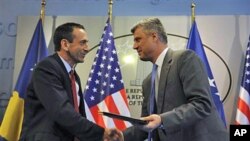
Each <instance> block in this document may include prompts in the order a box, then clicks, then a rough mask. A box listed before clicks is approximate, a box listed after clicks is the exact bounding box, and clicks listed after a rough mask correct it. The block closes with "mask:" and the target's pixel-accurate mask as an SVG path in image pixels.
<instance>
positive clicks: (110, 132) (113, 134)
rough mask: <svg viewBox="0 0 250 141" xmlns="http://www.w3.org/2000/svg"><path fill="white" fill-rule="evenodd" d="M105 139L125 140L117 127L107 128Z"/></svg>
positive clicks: (106, 140)
mask: <svg viewBox="0 0 250 141" xmlns="http://www.w3.org/2000/svg"><path fill="white" fill-rule="evenodd" d="M103 141H124V138H123V134H122V132H121V131H120V130H118V129H116V128H110V129H109V128H106V129H105V131H104V135H103Z"/></svg>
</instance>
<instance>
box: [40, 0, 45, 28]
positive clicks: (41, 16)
mask: <svg viewBox="0 0 250 141" xmlns="http://www.w3.org/2000/svg"><path fill="white" fill-rule="evenodd" d="M41 5H42V8H41V13H40V18H41V19H42V22H43V23H44V16H45V5H46V0H42V2H41Z"/></svg>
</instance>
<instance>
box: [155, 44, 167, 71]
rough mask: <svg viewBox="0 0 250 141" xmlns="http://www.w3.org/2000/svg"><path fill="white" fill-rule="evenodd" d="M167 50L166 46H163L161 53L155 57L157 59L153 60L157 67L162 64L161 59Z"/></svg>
mask: <svg viewBox="0 0 250 141" xmlns="http://www.w3.org/2000/svg"><path fill="white" fill-rule="evenodd" d="M167 51H168V47H167V48H165V49H164V50H163V51H162V52H161V54H160V55H159V57H158V58H157V60H156V62H155V64H156V65H157V66H158V67H160V68H161V66H162V64H163V60H164V58H165V55H166V53H167Z"/></svg>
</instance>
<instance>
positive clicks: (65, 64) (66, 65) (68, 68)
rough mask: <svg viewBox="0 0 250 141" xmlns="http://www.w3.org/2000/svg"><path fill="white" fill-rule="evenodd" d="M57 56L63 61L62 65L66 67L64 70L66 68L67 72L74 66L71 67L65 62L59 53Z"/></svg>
mask: <svg viewBox="0 0 250 141" xmlns="http://www.w3.org/2000/svg"><path fill="white" fill-rule="evenodd" d="M58 56H59V57H60V59H61V60H62V62H63V64H64V66H65V68H66V70H67V72H68V73H69V72H70V71H71V70H72V69H74V68H71V67H70V65H69V63H68V62H66V61H65V60H64V59H63V58H62V57H61V56H60V55H59V54H58Z"/></svg>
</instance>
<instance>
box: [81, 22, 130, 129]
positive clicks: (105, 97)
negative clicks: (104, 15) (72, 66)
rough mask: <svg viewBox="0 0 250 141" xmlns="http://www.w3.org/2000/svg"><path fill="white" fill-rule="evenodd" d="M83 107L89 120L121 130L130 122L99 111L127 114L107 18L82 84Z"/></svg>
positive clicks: (127, 109)
mask: <svg viewBox="0 0 250 141" xmlns="http://www.w3.org/2000/svg"><path fill="white" fill-rule="evenodd" d="M84 96H85V98H84V99H85V104H86V105H85V110H86V115H87V118H88V119H89V120H92V121H93V122H95V123H96V124H98V125H100V126H102V127H108V128H113V127H116V128H118V129H120V130H124V129H126V128H127V127H129V126H130V123H128V122H125V121H122V120H117V119H112V118H108V117H104V116H102V115H100V114H98V112H99V111H105V112H112V113H115V114H120V115H125V116H130V112H129V108H128V102H127V96H126V92H125V89H124V84H123V80H122V75H121V69H120V67H119V61H118V57H117V52H116V49H115V44H114V37H113V33H112V28H111V25H110V22H109V19H108V20H107V22H106V26H105V28H104V32H103V35H102V39H101V42H100V46H99V48H98V50H97V53H96V57H95V59H94V63H93V65H92V69H91V71H90V75H89V78H88V81H87V84H86V87H85V92H84Z"/></svg>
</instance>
